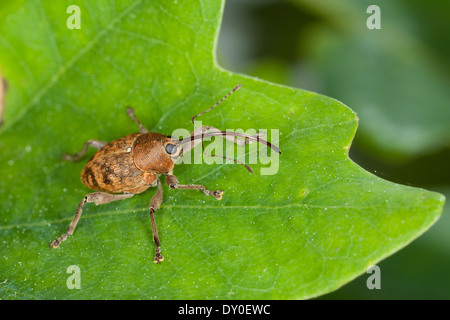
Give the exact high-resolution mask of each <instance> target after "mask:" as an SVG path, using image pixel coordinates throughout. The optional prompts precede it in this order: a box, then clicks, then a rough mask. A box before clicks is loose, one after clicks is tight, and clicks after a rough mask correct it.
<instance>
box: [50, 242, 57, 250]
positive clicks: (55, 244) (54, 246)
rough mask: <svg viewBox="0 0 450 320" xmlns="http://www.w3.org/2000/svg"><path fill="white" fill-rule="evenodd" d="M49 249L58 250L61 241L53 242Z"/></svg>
mask: <svg viewBox="0 0 450 320" xmlns="http://www.w3.org/2000/svg"><path fill="white" fill-rule="evenodd" d="M49 247H50V248H55V249H56V248H58V247H59V241H58V240H53V241H52V242H51V243H50V245H49Z"/></svg>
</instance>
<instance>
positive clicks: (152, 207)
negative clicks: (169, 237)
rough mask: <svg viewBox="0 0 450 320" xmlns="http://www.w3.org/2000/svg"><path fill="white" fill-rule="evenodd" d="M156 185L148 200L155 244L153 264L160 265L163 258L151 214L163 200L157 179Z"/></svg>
mask: <svg viewBox="0 0 450 320" xmlns="http://www.w3.org/2000/svg"><path fill="white" fill-rule="evenodd" d="M157 185H158V190H157V191H156V193H155V195H154V196H153V197H152V199H151V200H150V220H151V222H152V232H153V241H154V242H155V245H156V248H155V258H154V259H153V262H154V263H160V262H161V261H163V260H164V257H163V256H162V255H161V248H160V245H161V241H160V240H159V236H158V229H157V228H156V221H155V217H154V216H153V213H154V212H156V210H158V209H159V207H160V206H161V203H162V200H163V193H162V186H161V181H160V180H159V179H158V180H157Z"/></svg>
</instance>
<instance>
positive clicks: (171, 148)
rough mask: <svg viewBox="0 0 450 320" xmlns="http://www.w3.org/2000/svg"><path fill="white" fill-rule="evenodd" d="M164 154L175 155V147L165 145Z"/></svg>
mask: <svg viewBox="0 0 450 320" xmlns="http://www.w3.org/2000/svg"><path fill="white" fill-rule="evenodd" d="M166 152H167V153H168V154H175V153H177V146H176V145H174V144H171V143H168V144H166Z"/></svg>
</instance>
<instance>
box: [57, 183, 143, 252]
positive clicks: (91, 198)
mask: <svg viewBox="0 0 450 320" xmlns="http://www.w3.org/2000/svg"><path fill="white" fill-rule="evenodd" d="M132 196H134V194H132V193H125V194H110V193H106V192H93V193H89V194H87V195H86V196H85V197H84V198H83V200H81V202H80V204H79V205H78V209H77V212H76V213H75V217H74V218H73V220H72V222H71V223H70V224H69V227H68V228H67V230H66V232H65V233H64V234H63V235H62V236H61V237H59V238H57V239H56V240H53V241H52V242H51V243H50V248H52V247H53V248H58V247H59V245H60V244H61V242H63V241H64V240H66V239H67V237H68V236H71V235H72V234H73V232H74V231H75V228H76V227H77V223H78V220H80V217H81V213H82V212H83V206H84V204H85V203H87V202H94V203H95V204H96V205H99V204H105V203H109V202H112V201H117V200H123V199H128V198H131V197H132Z"/></svg>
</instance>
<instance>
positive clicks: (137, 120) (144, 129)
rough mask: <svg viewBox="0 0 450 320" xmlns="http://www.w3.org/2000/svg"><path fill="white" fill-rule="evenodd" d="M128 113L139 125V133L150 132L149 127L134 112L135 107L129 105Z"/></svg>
mask: <svg viewBox="0 0 450 320" xmlns="http://www.w3.org/2000/svg"><path fill="white" fill-rule="evenodd" d="M127 115H128V116H129V117H130V118H131V120H133V121H134V123H136V124H137V125H138V126H139V133H148V132H149V131H148V129H147V128H146V127H144V125H143V124H142V123H141V121H139V119H138V118H137V117H136V115H135V114H134V109H133V108H132V107H127Z"/></svg>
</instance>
